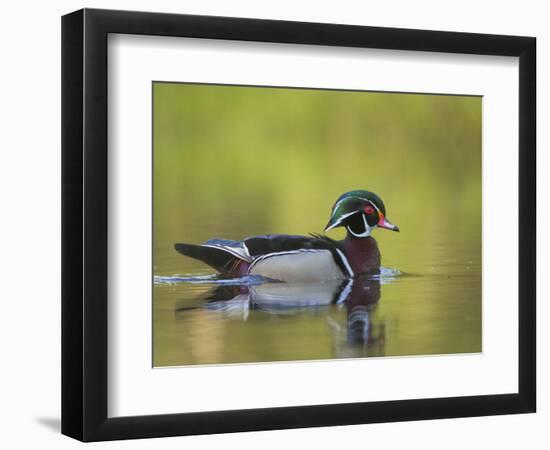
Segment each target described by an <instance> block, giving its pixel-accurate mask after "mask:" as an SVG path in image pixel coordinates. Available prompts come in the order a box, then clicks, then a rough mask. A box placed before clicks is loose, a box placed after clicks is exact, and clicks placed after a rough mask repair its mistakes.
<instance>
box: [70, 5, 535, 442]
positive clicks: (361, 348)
mask: <svg viewBox="0 0 550 450" xmlns="http://www.w3.org/2000/svg"><path fill="white" fill-rule="evenodd" d="M62 32H63V38H62V66H63V67H62V94H63V98H62V106H63V117H62V119H63V130H62V138H63V139H62V146H63V148H62V152H63V157H62V163H63V170H62V172H63V199H62V201H63V220H62V222H63V274H62V277H63V299H62V302H63V304H62V326H63V329H62V376H63V380H62V432H63V433H64V434H66V435H69V436H71V437H74V438H77V439H80V440H83V441H98V440H112V439H128V438H144V437H160V436H176V435H189V434H206V433H224V432H234V431H247V430H268V429H280V428H298V427H313V426H328V425H344V424H359V423H373V422H391V421H403V420H421V419H436V418H450V417H465V416H479V415H494V414H511V413H526V412H534V411H535V403H536V402H535V397H536V390H535V386H536V382H535V381H536V380H535V372H536V370H535V368H536V367H535V366H536V361H535V354H536V348H535V325H536V321H535V303H536V302H535V300H536V299H535V244H536V243H535V226H536V221H535V217H536V207H535V205H536V202H535V169H536V160H535V134H536V133H535V130H536V128H535V125H536V117H535V111H536V108H535V86H536V84H535V81H536V80H535V56H536V47H535V42H536V41H535V38H532V37H517V36H496V35H486V34H469V33H457V32H438V31H423V30H406V29H391V28H376V27H362V26H350V25H335V24H319V23H299V22H285V21H269V20H258V19H243V18H226V17H206V16H188V15H171V14H157V13H142V12H128V11H124V12H123V11H106V10H89V9H85V10H81V11H77V12H74V13H72V14H69V15H67V16H64V17H63V22H62Z"/></svg>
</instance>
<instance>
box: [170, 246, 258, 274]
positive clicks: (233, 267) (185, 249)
mask: <svg viewBox="0 0 550 450" xmlns="http://www.w3.org/2000/svg"><path fill="white" fill-rule="evenodd" d="M174 248H175V249H176V251H177V252H178V253H181V254H182V255H185V256H188V257H190V258H193V259H197V260H199V261H202V262H203V263H205V264H208V265H209V266H210V267H212V268H214V269H216V270H217V271H218V272H220V273H221V274H222V275H230V276H240V275H242V273H241V272H242V271H243V270H244V269H246V268H248V265H249V264H248V262H246V261H243V260H242V259H240V258H238V257H237V256H235V255H234V254H233V253H230V252H229V251H227V250H225V249H223V248H219V247H211V246H203V245H196V244H185V243H178V244H174ZM245 266H246V267H245Z"/></svg>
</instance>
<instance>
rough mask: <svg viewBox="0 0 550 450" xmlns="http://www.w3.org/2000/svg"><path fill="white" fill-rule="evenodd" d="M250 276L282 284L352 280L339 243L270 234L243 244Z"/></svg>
mask: <svg viewBox="0 0 550 450" xmlns="http://www.w3.org/2000/svg"><path fill="white" fill-rule="evenodd" d="M244 245H245V247H246V248H247V249H248V253H249V255H250V256H251V257H252V258H254V260H253V262H252V264H251V265H250V268H249V271H250V273H252V274H254V273H258V274H260V275H264V276H267V277H270V278H274V279H280V280H285V281H290V280H293V281H296V280H298V281H302V280H306V279H307V280H316V279H328V278H347V277H353V271H352V269H351V266H350V264H349V262H348V260H347V257H346V256H345V253H344V251H343V249H342V247H341V245H340V243H339V242H337V241H334V240H332V239H330V238H328V237H326V236H321V235H311V236H295V235H287V234H271V235H265V236H253V237H249V238H247V239H245V240H244Z"/></svg>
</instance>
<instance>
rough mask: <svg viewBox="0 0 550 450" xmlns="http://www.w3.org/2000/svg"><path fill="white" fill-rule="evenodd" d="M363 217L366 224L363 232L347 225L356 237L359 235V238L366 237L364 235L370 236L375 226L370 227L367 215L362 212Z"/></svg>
mask: <svg viewBox="0 0 550 450" xmlns="http://www.w3.org/2000/svg"><path fill="white" fill-rule="evenodd" d="M361 217H362V218H363V224H364V225H365V230H364V231H363V232H362V233H355V232H354V231H353V230H352V229H351V228H350V227H349V226H348V227H346V228H347V230H348V231H349V232H350V233H351V234H352V235H353V236H355V237H358V238H364V237H368V236H370V234H371V232H372V229H373V228H374V227H370V226H369V224H368V223H367V217H366V216H365V215H364V214H361Z"/></svg>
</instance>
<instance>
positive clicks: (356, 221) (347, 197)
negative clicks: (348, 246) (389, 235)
mask: <svg viewBox="0 0 550 450" xmlns="http://www.w3.org/2000/svg"><path fill="white" fill-rule="evenodd" d="M336 227H346V230H347V231H348V233H349V234H351V235H352V236H353V237H356V238H366V237H368V236H370V234H371V233H372V231H373V230H374V229H375V228H377V227H378V228H385V229H387V230H391V231H399V228H398V227H397V226H396V225H394V224H393V223H391V222H390V221H389V220H388V219H387V218H386V207H385V206H384V202H382V199H381V198H380V197H378V195H376V194H375V193H373V192H369V191H364V190H357V191H350V192H346V193H345V194H343V195H341V196H340V198H338V200H336V203H335V204H334V206H333V207H332V212H331V214H330V220H329V221H328V224H327V226H326V227H325V231H328V230H332V229H333V228H336Z"/></svg>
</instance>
